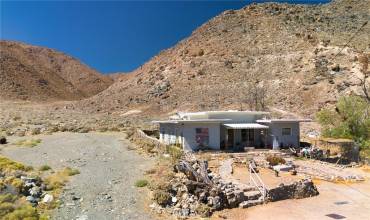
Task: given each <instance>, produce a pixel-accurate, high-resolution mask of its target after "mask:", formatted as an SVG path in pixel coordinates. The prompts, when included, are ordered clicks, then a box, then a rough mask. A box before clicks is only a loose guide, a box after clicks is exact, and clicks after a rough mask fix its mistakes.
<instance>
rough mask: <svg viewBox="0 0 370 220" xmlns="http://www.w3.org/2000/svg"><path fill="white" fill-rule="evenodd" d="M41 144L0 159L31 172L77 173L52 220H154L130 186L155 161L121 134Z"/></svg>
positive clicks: (61, 136) (63, 137)
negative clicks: (134, 148) (23, 165)
mask: <svg viewBox="0 0 370 220" xmlns="http://www.w3.org/2000/svg"><path fill="white" fill-rule="evenodd" d="M41 139H42V143H41V144H40V145H38V146H36V147H34V148H21V147H15V146H8V147H6V148H4V149H2V151H1V154H3V155H5V156H7V157H10V158H12V159H14V160H18V161H21V162H24V163H26V164H28V165H31V166H35V167H38V166H41V165H43V164H47V165H49V166H51V167H52V168H53V169H54V170H58V169H62V168H64V167H67V166H69V167H72V168H77V169H79V170H80V172H81V174H79V175H76V176H73V177H72V179H71V181H70V182H69V183H68V185H67V186H66V188H65V192H64V193H63V195H62V196H61V200H62V201H63V202H64V203H63V205H61V207H60V208H59V209H57V210H55V215H54V216H53V218H54V219H79V220H83V219H84V220H85V219H99V220H103V219H153V217H151V216H149V215H148V214H147V213H146V212H145V211H144V204H143V197H144V196H145V195H146V193H143V192H140V189H137V188H136V187H135V186H134V182H135V181H136V180H137V179H140V178H142V174H143V172H144V171H145V170H146V169H148V168H150V166H151V165H152V164H153V162H154V161H153V159H149V158H143V157H142V156H140V155H138V154H137V153H136V152H135V151H131V150H129V149H128V146H129V144H130V143H129V142H128V141H127V140H125V139H124V138H122V137H121V136H120V134H118V133H116V134H98V133H87V134H78V133H57V134H53V135H50V136H41Z"/></svg>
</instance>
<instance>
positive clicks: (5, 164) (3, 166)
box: [0, 156, 32, 172]
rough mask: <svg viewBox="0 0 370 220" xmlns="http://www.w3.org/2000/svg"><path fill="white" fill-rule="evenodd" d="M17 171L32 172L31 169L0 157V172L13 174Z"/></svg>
mask: <svg viewBox="0 0 370 220" xmlns="http://www.w3.org/2000/svg"><path fill="white" fill-rule="evenodd" d="M18 170H22V171H30V170H32V167H30V166H25V165H23V164H21V163H19V162H16V161H12V160H10V159H8V158H6V157H2V156H0V172H13V171H18Z"/></svg>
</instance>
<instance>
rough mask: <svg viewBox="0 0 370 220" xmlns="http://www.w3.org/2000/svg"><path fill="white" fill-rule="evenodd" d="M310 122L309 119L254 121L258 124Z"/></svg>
mask: <svg viewBox="0 0 370 220" xmlns="http://www.w3.org/2000/svg"><path fill="white" fill-rule="evenodd" d="M311 121H312V120H311V119H303V118H301V119H299V118H297V119H291V118H282V119H259V120H256V122H258V123H271V122H275V123H276V122H277V123H279V122H281V123H283V122H311Z"/></svg>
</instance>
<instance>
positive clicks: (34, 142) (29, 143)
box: [15, 139, 41, 147]
mask: <svg viewBox="0 0 370 220" xmlns="http://www.w3.org/2000/svg"><path fill="white" fill-rule="evenodd" d="M39 143H41V139H30V140H20V141H17V142H16V143H15V145H17V146H18V147H35V146H37V145H38V144H39Z"/></svg>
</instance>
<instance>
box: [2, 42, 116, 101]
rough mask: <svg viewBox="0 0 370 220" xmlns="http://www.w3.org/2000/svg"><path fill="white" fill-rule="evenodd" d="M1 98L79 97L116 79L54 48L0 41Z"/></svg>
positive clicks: (55, 99) (49, 98) (87, 95)
mask: <svg viewBox="0 0 370 220" xmlns="http://www.w3.org/2000/svg"><path fill="white" fill-rule="evenodd" d="M0 48H1V50H0V51H1V52H0V70H1V72H0V90H1V94H0V99H5V100H29V101H58V100H76V99H82V98H87V97H90V96H92V95H95V94H97V93H99V92H101V91H103V90H104V89H106V88H107V87H108V86H110V85H111V84H112V83H113V80H112V79H111V78H109V77H106V76H103V75H101V74H100V73H98V72H97V71H95V70H93V69H91V68H90V67H88V66H86V65H84V64H82V63H81V62H80V61H78V60H76V59H75V58H72V57H70V56H68V55H66V54H63V53H60V52H57V51H55V50H52V49H48V48H43V47H37V46H31V45H27V44H23V43H18V42H12V41H0Z"/></svg>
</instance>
